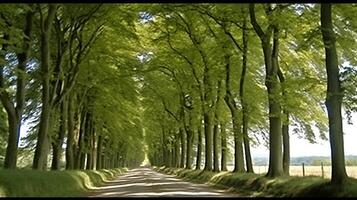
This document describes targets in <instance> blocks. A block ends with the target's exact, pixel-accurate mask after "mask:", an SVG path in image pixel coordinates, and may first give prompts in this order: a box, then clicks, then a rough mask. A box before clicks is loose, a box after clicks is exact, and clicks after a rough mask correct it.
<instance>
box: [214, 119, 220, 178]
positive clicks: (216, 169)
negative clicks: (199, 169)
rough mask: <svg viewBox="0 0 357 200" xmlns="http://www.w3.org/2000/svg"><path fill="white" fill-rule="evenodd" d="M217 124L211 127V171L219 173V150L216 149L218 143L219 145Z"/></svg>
mask: <svg viewBox="0 0 357 200" xmlns="http://www.w3.org/2000/svg"><path fill="white" fill-rule="evenodd" d="M218 129H219V128H218V124H215V125H214V126H213V171H214V172H219V161H218V159H219V149H218V143H219V133H218V131H219V130H218Z"/></svg>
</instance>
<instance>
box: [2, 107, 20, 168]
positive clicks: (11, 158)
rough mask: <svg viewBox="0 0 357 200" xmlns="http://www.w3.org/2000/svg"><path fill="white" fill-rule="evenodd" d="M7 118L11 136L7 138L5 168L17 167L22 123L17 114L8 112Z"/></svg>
mask: <svg viewBox="0 0 357 200" xmlns="http://www.w3.org/2000/svg"><path fill="white" fill-rule="evenodd" d="M7 120H8V123H9V137H8V140H7V147H6V154H5V162H4V168H5V169H16V161H17V146H18V144H19V138H20V126H21V123H20V122H19V120H18V119H17V117H16V116H15V115H9V114H8V118H7Z"/></svg>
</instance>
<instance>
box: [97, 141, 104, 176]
mask: <svg viewBox="0 0 357 200" xmlns="http://www.w3.org/2000/svg"><path fill="white" fill-rule="evenodd" d="M102 143H103V139H102V136H101V135H99V136H98V143H97V164H96V170H98V169H102V159H101V158H102Z"/></svg>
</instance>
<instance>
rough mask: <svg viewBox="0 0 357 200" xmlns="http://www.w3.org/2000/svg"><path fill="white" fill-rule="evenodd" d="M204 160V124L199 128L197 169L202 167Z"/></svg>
mask: <svg viewBox="0 0 357 200" xmlns="http://www.w3.org/2000/svg"><path fill="white" fill-rule="evenodd" d="M201 162H202V125H201V124H200V125H199V127H198V129H197V156H196V170H199V169H201Z"/></svg>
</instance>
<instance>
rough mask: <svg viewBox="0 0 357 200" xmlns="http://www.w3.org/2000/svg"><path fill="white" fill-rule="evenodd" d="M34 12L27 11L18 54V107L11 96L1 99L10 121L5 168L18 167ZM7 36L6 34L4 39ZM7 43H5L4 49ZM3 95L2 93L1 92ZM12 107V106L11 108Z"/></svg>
mask: <svg viewBox="0 0 357 200" xmlns="http://www.w3.org/2000/svg"><path fill="white" fill-rule="evenodd" d="M33 16H34V12H33V11H32V10H29V11H28V12H27V13H26V20H25V27H24V35H25V37H24V38H23V41H24V44H23V52H21V53H18V54H17V59H18V65H17V70H19V71H18V72H21V73H18V75H17V82H16V107H15V105H14V104H13V103H12V102H11V101H10V98H5V99H4V98H3V97H1V101H2V103H3V105H4V107H5V110H6V111H7V117H8V123H9V136H8V141H7V147H6V153H5V161H4V168H5V169H16V162H17V149H18V144H19V139H20V128H21V121H22V112H23V106H24V103H25V90H26V88H25V85H26V78H25V73H26V64H27V60H28V57H29V55H30V52H31V33H32V20H33ZM5 38H6V37H5V36H4V39H5ZM5 46H6V45H4V44H3V49H6V48H5ZM1 70H2V71H1V79H2V78H3V69H1ZM3 85H4V84H3V81H2V80H1V87H3ZM0 95H1V96H2V94H0ZM10 107H11V108H10Z"/></svg>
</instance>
